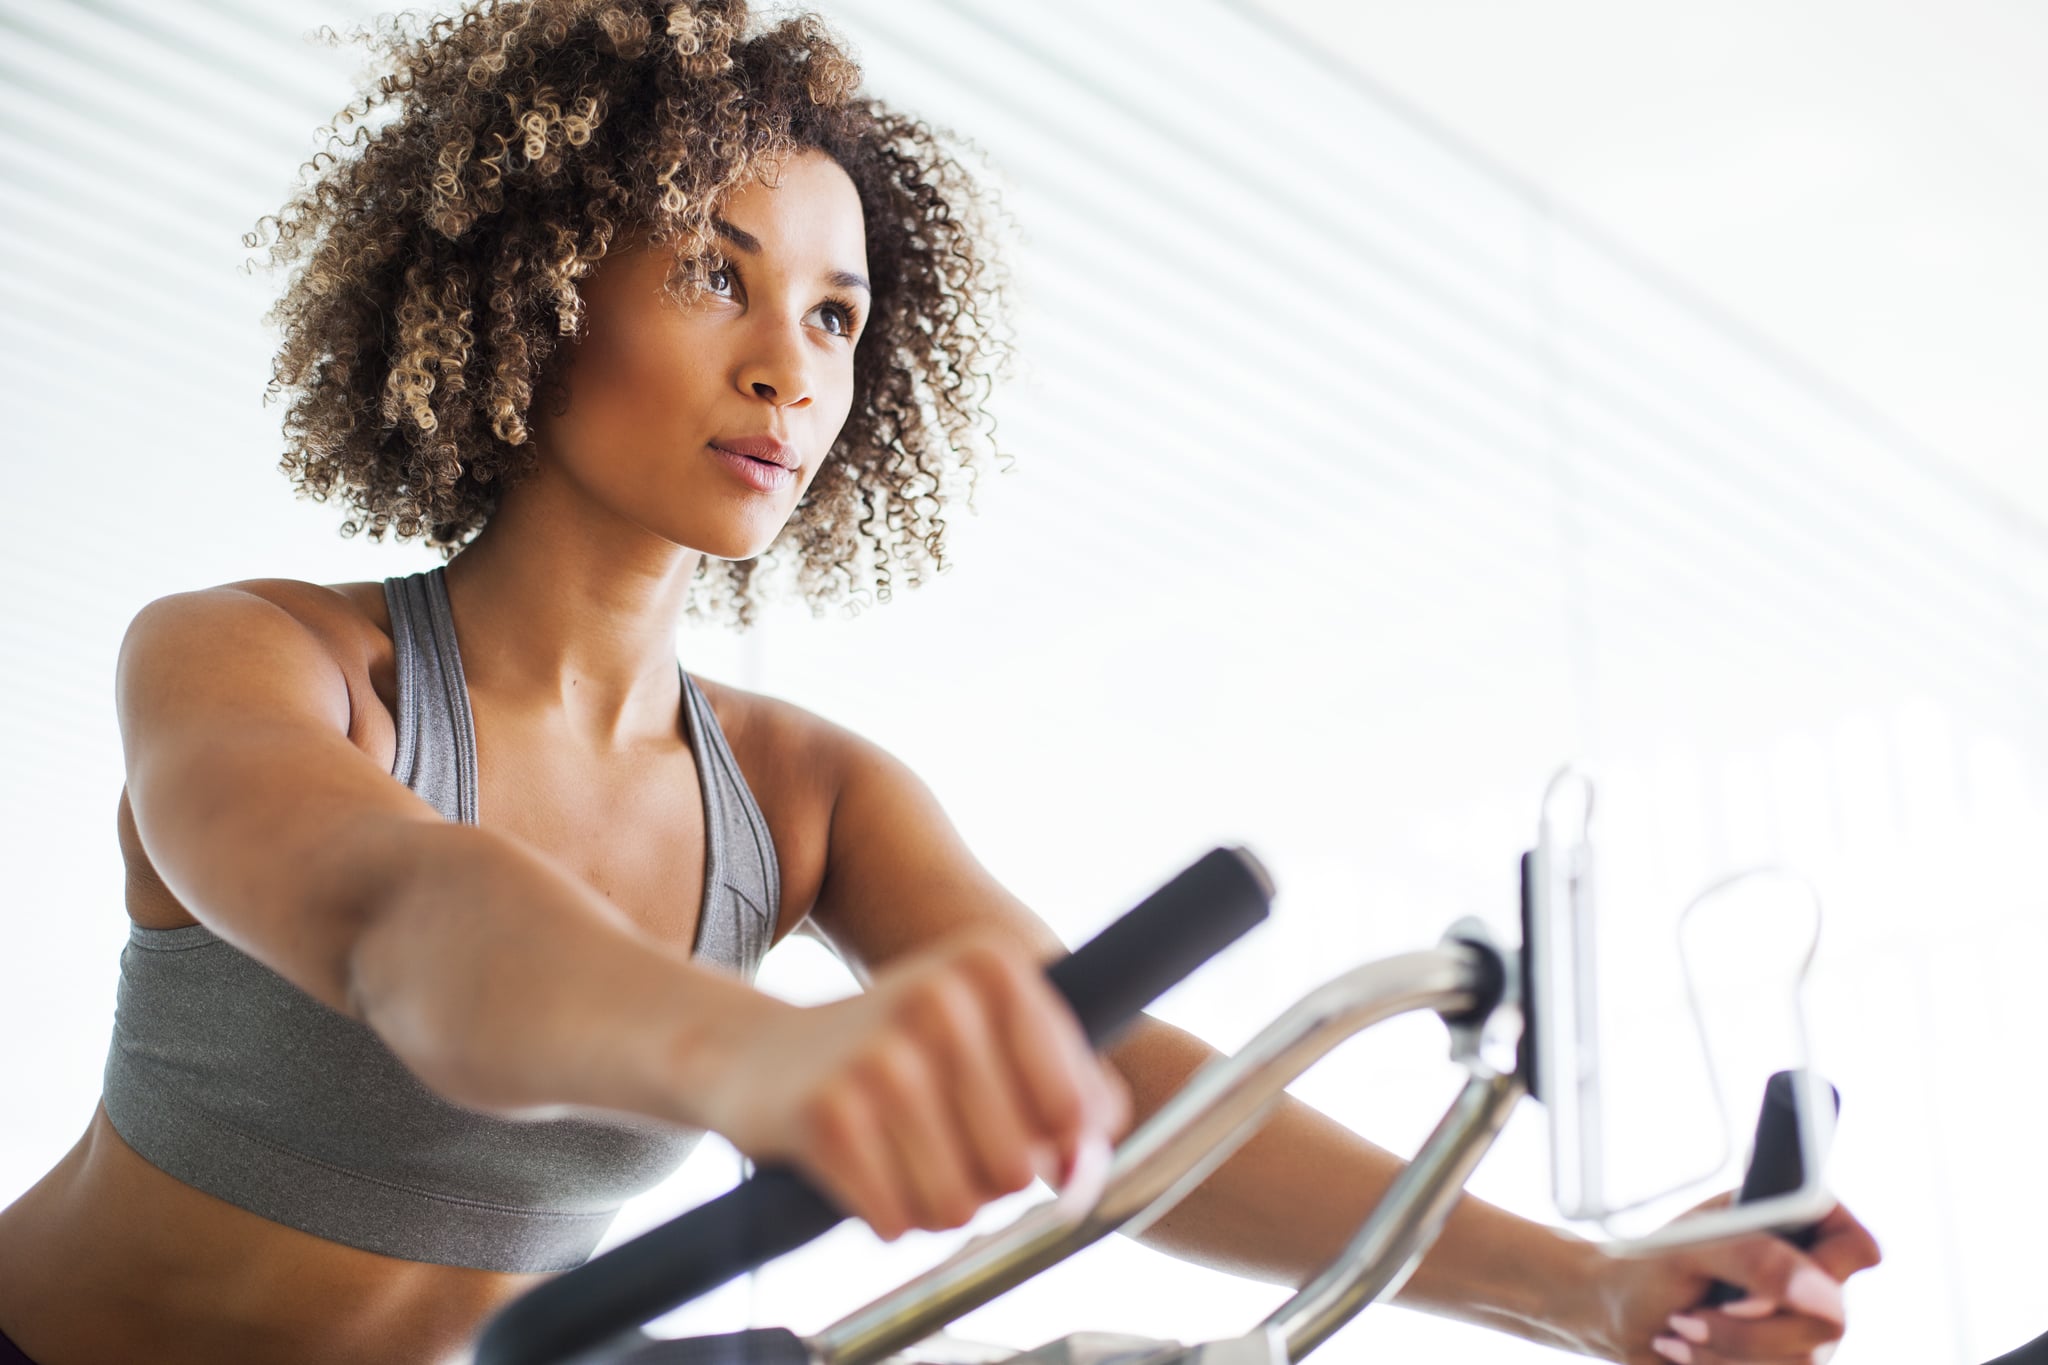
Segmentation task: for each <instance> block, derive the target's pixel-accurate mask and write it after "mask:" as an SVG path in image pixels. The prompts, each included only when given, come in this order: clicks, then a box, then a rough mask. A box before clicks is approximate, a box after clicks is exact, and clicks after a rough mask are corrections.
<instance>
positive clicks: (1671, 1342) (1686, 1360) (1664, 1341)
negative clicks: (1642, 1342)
mask: <svg viewBox="0 0 2048 1365" xmlns="http://www.w3.org/2000/svg"><path fill="white" fill-rule="evenodd" d="M1650 1349H1651V1350H1653V1351H1655V1352H1656V1353H1657V1354H1658V1355H1660V1356H1663V1357H1664V1358H1665V1359H1666V1360H1669V1361H1671V1362H1673V1365H1692V1347H1690V1346H1688V1345H1686V1344H1685V1343H1684V1342H1682V1341H1680V1340H1679V1339H1678V1338H1677V1337H1658V1338H1657V1339H1656V1340H1655V1341H1653V1342H1651V1343H1650Z"/></svg>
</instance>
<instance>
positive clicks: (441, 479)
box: [244, 0, 1008, 627]
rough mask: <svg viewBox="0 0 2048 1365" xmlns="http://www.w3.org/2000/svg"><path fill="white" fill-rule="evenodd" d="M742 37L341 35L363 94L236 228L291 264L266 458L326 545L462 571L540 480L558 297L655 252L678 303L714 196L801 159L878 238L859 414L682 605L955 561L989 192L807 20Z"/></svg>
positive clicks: (719, 5) (979, 460)
mask: <svg viewBox="0 0 2048 1365" xmlns="http://www.w3.org/2000/svg"><path fill="white" fill-rule="evenodd" d="M752 27H753V25H751V24H750V20H749V16H748V13H747V7H746V5H745V3H744V0H480V2H478V3H471V4H469V5H468V6H466V7H465V8H464V9H463V10H462V11H461V12H460V13H459V14H457V15H455V16H452V17H440V18H433V19H431V20H424V21H423V20H421V19H419V18H418V17H416V16H410V15H406V16H399V17H396V18H386V19H384V20H381V21H380V22H379V23H378V24H377V25H374V26H372V27H369V28H365V29H364V30H361V31H359V32H357V33H355V34H354V35H352V37H353V39H354V40H355V41H357V42H361V43H363V44H364V45H365V46H367V47H369V48H370V49H371V50H372V52H373V53H375V54H376V55H377V56H378V57H380V58H381V61H380V62H379V64H378V66H377V68H376V70H377V71H379V72H380V73H381V74H378V75H377V79H376V81H375V83H374V86H373V87H371V88H370V89H369V91H368V93H365V94H362V95H360V96H359V97H358V98H357V99H355V100H353V101H352V102H351V103H350V104H349V105H348V106H346V107H344V108H343V109H342V110H341V112H340V113H339V114H337V115H336V116H335V119H334V121H333V123H332V124H331V125H330V126H328V127H326V128H323V129H322V130H321V132H322V133H323V134H325V136H326V139H327V140H326V143H325V149H324V150H322V151H321V152H320V153H318V154H317V155H315V156H314V157H313V158H312V160H310V161H309V162H307V163H306V164H305V165H304V166H303V167H302V168H301V175H300V185H299V187H298V189H297V190H296V191H295V192H294V194H293V196H292V198H291V199H290V201H289V202H288V203H287V204H286V205H285V206H284V207H283V208H282V209H281V210H280V211H279V212H278V213H277V214H275V215H269V216H266V217H265V218H264V219H262V220H261V221H260V222H259V223H258V224H257V230H256V231H255V232H252V233H250V234H249V235H248V236H247V237H246V238H244V243H245V245H247V246H249V247H251V248H261V247H264V246H266V245H267V247H268V257H269V261H268V263H269V264H270V265H271V266H273V267H276V266H291V267H292V269H291V272H290V275H289V278H288V281H287V284H286V287H285V289H284V292H283V294H282V295H281V296H280V298H279V299H278V301H277V303H276V305H275V306H274V307H273V308H272V310H271V312H270V314H269V320H270V321H271V322H273V323H275V324H277V325H278V327H279V328H280V331H281V333H282V342H281V345H280V348H279V350H278V352H277V354H276V356H275V358H274V360H273V363H272V378H271V381H270V384H269V386H268V388H267V389H266V395H265V397H266V401H267V402H268V401H275V400H276V399H277V398H278V397H279V396H280V395H285V396H287V397H288V403H287V407H286V411H285V417H284V423H283V427H284V436H285V443H286V447H287V448H286V451H285V454H284V456H283V459H282V460H281V462H280V467H281V468H282V469H283V470H284V472H285V473H286V474H288V475H289V476H290V477H291V479H292V481H293V483H294V485H295V486H296V487H297V489H298V490H299V492H300V494H301V495H302V496H306V497H310V498H312V499H314V500H316V501H320V502H325V501H327V500H328V499H329V498H331V497H338V498H339V499H340V500H341V501H342V502H344V504H345V505H346V506H347V507H348V509H349V514H348V516H347V519H346V520H345V521H344V522H343V524H342V527H341V532H342V534H343V535H345V536H352V535H355V534H358V533H360V532H365V531H367V532H368V533H369V536H370V538H371V539H372V540H381V539H383V537H384V536H385V535H386V534H387V533H392V534H395V536H396V537H397V538H398V539H400V540H410V539H415V538H424V540H425V541H426V543H428V544H430V545H433V546H435V547H437V548H439V549H440V550H441V551H442V553H443V554H444V555H446V556H453V555H454V554H455V553H456V551H457V550H459V549H460V548H461V547H462V546H463V545H464V544H466V543H467V542H468V541H469V540H470V539H471V538H472V537H474V536H475V534H476V533H477V532H478V531H479V530H480V529H481V528H482V526H483V525H484V523H485V521H486V520H488V518H489V516H490V514H491V512H492V510H493V509H494V508H495V507H496V505H497V500H498V496H499V494H500V492H501V491H502V489H503V488H504V487H505V486H506V484H507V482H508V481H510V480H514V479H516V478H517V477H518V476H519V475H520V474H521V472H522V471H523V470H525V469H527V468H530V467H531V464H532V462H533V460H534V458H535V456H534V450H533V445H532V441H531V439H530V428H529V414H530V412H531V410H532V404H533V403H534V402H535V400H536V394H537V393H539V394H540V395H541V397H542V399H543V401H552V399H551V398H550V397H549V395H550V393H551V391H552V383H551V380H550V378H549V372H548V370H547V368H546V366H547V361H548V358H549V356H550V355H551V354H552V353H553V352H554V349H555V346H556V342H557V338H559V337H563V336H571V337H573V336H575V335H577V334H578V332H579V329H580V327H581V324H582V300H581V298H580V297H579V295H578V292H577V285H576V281H577V280H578V279H580V278H581V277H583V276H584V275H586V274H588V273H589V272H590V271H591V270H593V269H594V268H596V266H597V265H598V263H599V262H601V261H602V260H603V259H604V257H605V254H606V252H607V250H608V249H610V248H611V247H612V246H613V245H614V244H615V243H619V244H620V245H623V244H624V243H623V240H622V239H624V238H627V237H630V236H634V235H644V237H645V238H646V239H647V240H649V241H651V242H653V243H656V244H663V245H668V246H670V247H672V249H673V250H674V251H675V253H676V257H677V260H678V262H679V266H678V270H677V272H675V274H674V275H673V276H672V277H671V280H670V287H671V289H672V290H676V291H680V292H681V294H683V295H685V296H686V295H687V293H688V292H689V291H690V290H691V289H693V288H697V287H700V286H701V281H702V278H703V276H704V274H705V272H706V270H707V269H708V268H709V265H710V264H711V263H714V262H716V261H717V260H718V247H717V242H716V236H715V228H714V226H713V224H714V211H715V209H716V207H717V205H718V203H719V201H720V199H721V197H722V196H724V195H726V194H727V193H729V192H731V191H732V190H734V189H735V188H737V187H739V186H742V185H744V184H747V183H749V182H750V181H751V180H753V179H755V178H757V177H761V176H764V175H768V176H772V174H773V171H774V167H775V165H776V163H777V162H778V161H779V160H781V159H783V158H786V157H787V156H789V155H790V154H792V153H794V152H797V151H817V152H822V153H824V154H825V155H827V156H830V157H831V158H832V159H833V160H834V161H836V162H837V163H838V164H839V165H840V166H841V167H842V168H844V169H845V171H846V172H847V174H848V175H849V177H851V179H852V180H853V183H854V185H855V187H856V188H857V190H858V191H859V194H860V200H861V206H862V214H863V217H864V220H865V226H866V231H867V241H868V252H869V257H868V264H869V270H870V275H871V278H872V283H873V287H874V298H873V303H872V306H871V309H870V313H869V321H868V324H867V330H866V331H865V332H864V334H863V336H862V341H861V345H860V347H859V349H858V350H857V352H856V355H855V361H854V393H853V406H852V410H851V412H850V414H849V415H848V418H847V421H846V424H845V426H844V428H843V429H842V430H841V433H840V436H839V440H838V442H837V444H836V445H835V446H834V448H833V451H832V457H831V458H830V459H829V460H828V461H827V462H826V464H825V465H824V467H823V468H822V469H821V470H820V471H819V473H818V475H817V478H816V481H815V483H814V484H813V486H812V487H811V489H810V490H809V491H808V493H807V494H806V496H805V499H804V501H803V503H802V504H801V505H800V506H799V507H798V508H797V511H796V513H795V515H794V516H793V517H792V518H791V520H790V522H789V524H788V526H786V527H785V528H784V530H783V532H782V533H781V535H780V536H779V537H778V538H777V539H776V541H775V542H774V544H773V545H771V546H770V547H769V549H768V551H767V552H766V553H765V554H764V555H763V556H762V557H761V558H760V559H758V560H748V561H740V562H727V561H716V560H711V559H709V558H707V559H706V561H705V562H704V565H703V568H702V569H701V571H700V578H699V583H698V592H697V594H696V597H695V599H694V601H693V607H692V609H693V611H696V612H698V613H699V614H704V615H713V616H718V617H722V618H723V619H726V620H728V621H730V622H732V623H734V624H736V625H738V626H741V627H745V626H746V625H747V624H748V623H749V622H750V621H751V620H752V618H753V615H754V611H755V608H756V606H757V604H758V602H759V600H760V598H761V583H762V581H764V575H762V574H761V573H759V572H758V570H760V569H762V568H763V567H764V566H774V565H777V564H782V565H787V566H790V567H792V568H793V572H794V576H795V580H796V586H797V589H798V591H799V592H800V593H801V595H802V596H803V598H804V599H805V600H807V601H808V602H809V603H810V604H811V606H812V608H813V609H814V610H822V609H823V608H824V607H825V606H826V605H827V604H830V603H834V602H840V601H845V600H847V599H849V598H857V599H858V598H867V597H870V596H871V597H873V598H874V599H875V600H879V601H886V600H888V598H889V596H890V589H891V587H892V585H894V584H899V583H901V584H911V585H914V584H917V583H919V582H922V581H923V580H924V579H925V578H926V577H927V576H928V575H929V574H931V573H932V572H934V571H936V570H938V569H940V568H943V567H944V564H945V549H944V543H943V537H944V533H945V530H946V521H945V516H944V513H945V510H946V508H947V507H948V506H949V505H951V503H952V502H953V501H954V500H955V499H957V498H959V497H962V496H966V495H970V494H971V492H972V486H973V481H974V476H975V474H976V472H977V471H978V470H979V469H980V468H981V467H982V466H983V465H984V464H985V460H986V457H987V455H988V454H989V453H991V448H992V438H993V430H994V426H993V422H992V420H991V419H990V418H989V416H988V410H987V400H988V397H989V394H990V392H991V389H992V386H993V384H994V382H995V380H996V379H997V378H998V377H999V376H1000V374H1001V373H1002V372H1003V370H1004V369H1005V368H1006V361H1007V357H1008V342H1007V335H1008V334H1007V331H1006V329H1005V327H1004V326H1003V323H1002V309H1001V299H1002V293H1003V288H1002V281H1003V272H1002V270H1001V267H1000V264H999V262H998V261H997V259H996V258H995V256H994V255H993V254H992V252H991V250H990V248H989V245H988V234H987V231H986V224H987V222H988V221H989V215H988V210H989V207H990V204H989V201H988V199H987V198H986V196H985V194H984V192H983V191H982V190H981V189H980V188H979V187H978V186H977V185H976V183H975V182H974V180H973V178H972V177H971V176H970V175H969V174H968V173H967V172H966V170H965V169H964V168H963V167H962V165H961V163H960V160H959V159H958V158H957V157H956V155H955V154H954V153H953V151H952V150H951V149H950V147H949V139H947V138H945V137H944V136H943V135H941V134H940V133H938V132H936V131H934V130H933V129H932V128H931V127H930V126H929V125H927V124H925V123H923V122H920V121H918V120H915V119H912V118H909V117H907V116H905V115H903V114H900V113H897V112H895V111H892V110H891V109H889V108H888V107H886V106H885V105H883V104H881V103H880V102H878V101H876V100H873V99H869V98H865V97H862V96H861V95H860V94H859V93H858V91H859V84H860V70H859V68H858V66H857V65H856V64H855V63H854V61H853V60H852V58H851V57H850V56H849V55H848V54H847V52H846V50H845V49H844V47H843V46H842V44H841V43H840V42H839V41H837V40H836V39H835V38H834V37H833V35H832V34H831V33H830V32H829V31H828V30H827V29H826V28H825V26H824V25H823V23H822V22H821V21H820V20H818V19H817V18H816V17H815V16H809V15H806V16H800V17H794V18H787V19H782V20H780V21H778V22H774V23H772V24H769V25H766V26H763V27H760V28H759V30H758V31H750V29H751V28H752ZM323 36H324V37H325V38H326V39H327V40H328V41H330V42H338V41H341V40H340V39H338V38H337V37H336V36H335V35H334V34H333V32H332V31H331V30H327V31H324V32H323ZM372 111H377V113H378V117H376V118H372V117H371V115H372ZM351 124H352V125H354V131H353V133H352V135H351V136H349V137H347V138H343V137H342V136H341V135H340V133H339V131H338V130H339V129H340V128H341V127H343V126H344V125H351ZM373 124H374V125H375V126H374V127H373V126H372V125H373Z"/></svg>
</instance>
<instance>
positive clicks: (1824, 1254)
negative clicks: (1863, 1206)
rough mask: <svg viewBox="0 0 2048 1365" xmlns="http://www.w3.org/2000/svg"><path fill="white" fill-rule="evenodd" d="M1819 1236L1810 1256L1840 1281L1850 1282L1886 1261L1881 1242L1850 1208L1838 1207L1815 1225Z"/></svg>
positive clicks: (1839, 1205) (1838, 1205) (1809, 1253)
mask: <svg viewBox="0 0 2048 1365" xmlns="http://www.w3.org/2000/svg"><path fill="white" fill-rule="evenodd" d="M1815 1232H1816V1233H1817V1234H1818V1236H1817V1238H1816V1240H1815V1241H1814V1244H1813V1248H1812V1250H1810V1251H1808V1252H1807V1253H1806V1254H1807V1255H1809V1256H1811V1257H1812V1258H1813V1260H1814V1263H1815V1264H1817V1265H1818V1266H1820V1268H1821V1269H1823V1270H1825V1271H1827V1273H1828V1274H1830V1275H1832V1276H1834V1277H1835V1278H1836V1279H1837V1280H1846V1279H1848V1278H1849V1277H1850V1276H1851V1275H1854V1274H1855V1273H1856V1272H1857V1271H1859V1270H1868V1269H1870V1268H1871V1267H1872V1266H1875V1265H1877V1264H1879V1263H1880V1262H1882V1261H1883V1260H1884V1253H1883V1252H1882V1251H1880V1250H1879V1249H1878V1245H1877V1239H1876V1238H1875V1237H1873V1236H1871V1235H1870V1229H1869V1228H1866V1227H1864V1226H1863V1224H1862V1223H1861V1222H1859V1221H1858V1220H1857V1218H1856V1215H1855V1214H1853V1213H1851V1212H1849V1209H1848V1206H1846V1205H1843V1204H1837V1205H1835V1206H1834V1208H1832V1209H1830V1210H1829V1211H1828V1216H1827V1217H1825V1218H1823V1219H1821V1220H1820V1222H1819V1223H1818V1224H1816V1225H1815Z"/></svg>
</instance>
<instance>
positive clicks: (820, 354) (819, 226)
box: [535, 152, 869, 559]
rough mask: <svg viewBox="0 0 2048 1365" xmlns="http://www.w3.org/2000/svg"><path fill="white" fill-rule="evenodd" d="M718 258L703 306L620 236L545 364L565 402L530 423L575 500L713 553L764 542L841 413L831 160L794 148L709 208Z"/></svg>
mask: <svg viewBox="0 0 2048 1365" xmlns="http://www.w3.org/2000/svg"><path fill="white" fill-rule="evenodd" d="M717 221H718V224H719V235H720V237H721V239H722V247H723V251H724V254H725V258H726V260H727V261H728V262H730V265H729V267H728V268H726V269H724V270H720V271H718V272H716V273H715V274H713V275H712V276H711V277H710V279H709V286H710V287H709V289H708V290H707V292H706V295H705V296H704V297H702V298H699V299H697V300H696V301H695V302H692V303H689V304H678V303H677V302H675V301H674V299H672V298H670V297H669V296H668V295H667V294H665V293H664V292H663V290H662V283H663V280H664V279H665V278H666V276H667V275H668V273H669V270H670V267H671V265H672V257H671V256H670V255H669V254H668V253H667V252H666V251H661V250H649V249H648V248H647V247H646V246H645V245H644V244H640V243H634V244H631V245H629V246H627V247H626V248H624V249H622V250H620V251H616V252H614V253H612V254H609V255H607V256H606V257H605V260H604V263H603V264H602V265H601V266H599V268H598V269H597V271H596V273H595V274H594V275H593V276H592V277H591V278H589V279H588V280H586V281H585V282H584V283H583V287H582V293H583V299H584V304H585V308H586V313H585V327H584V335H583V336H582V337H581V338H579V339H577V340H576V341H574V342H568V343H565V344H564V346H563V347H562V349H561V351H559V352H558V353H557V354H558V355H559V356H560V357H561V361H562V364H563V366H564V369H563V371H562V373H563V376H564V378H565V380H566V385H567V390H568V403H567V406H566V408H564V409H562V410H560V411H559V412H542V411H541V409H542V408H543V407H545V406H546V404H545V403H542V404H536V420H535V437H536V439H537V441H538V443H539V449H540V452H541V455H542V458H543V460H544V462H545V463H546V464H548V465H551V466H552V467H553V472H554V473H555V474H557V475H558V476H561V477H565V478H567V479H568V480H569V481H571V482H572V483H574V484H575V485H576V486H577V487H578V488H579V489H580V490H581V491H582V492H583V493H584V494H585V495H587V496H589V497H590V498H592V499H594V500H595V501H597V502H598V503H600V504H602V505H603V506H605V507H606V508H607V509H609V510H610V511H612V512H615V513H616V514H618V515H619V516H622V517H624V518H626V519H628V520H630V521H633V522H637V523H638V524H640V525H641V526H644V527H645V528H647V529H648V530H649V531H651V532H653V533H654V534H656V535H658V536H661V537H662V538H664V539H666V540H669V541H671V542H673V543H675V544H677V545H680V546H684V547H687V548H689V549H692V550H698V551H701V552H703V553H705V554H708V555H712V556H715V557H717V558H720V559H750V558H752V557H753V556H755V555H757V554H759V553H761V552H762V551H763V550H765V549H766V548H767V547H768V544H769V542H770V541H772V540H774V539H775V536H776V534H777V533H778V532H780V531H781V530H782V527H783V524H784V523H785V522H787V521H788V520H789V517H790V514H791V513H792V512H793V511H794V510H795V509H796V504H797V499H798V498H800V497H801V496H803V492H804V490H805V489H806V488H808V487H809V486H810V482H811V480H812V479H813V478H814V477H816V475H817V472H818V466H819V465H820V464H821V463H823V461H824V459H825V455H826V452H827V451H829V450H830V449H831V448H832V444H833V442H834V441H836V440H837V439H838V437H839V429H840V427H841V426H842V425H844V424H845V422H846V416H847V413H848V411H849V410H850V408H851V406H852V402H853V348H854V345H855V343H856V341H857V339H858V338H859V335H860V330H861V327H862V324H863V323H864V322H865V321H866V318H867V311H868V303H869V289H868V284H867V269H868V266H867V235H866V232H865V230H864V228H863V227H862V223H861V206H860V197H859V195H858V193H857V192H856V191H855V190H854V187H853V182H852V181H851V180H850V179H848V178H847V175H846V172H845V171H844V170H842V169H840V167H839V165H838V163H836V162H834V161H833V160H831V158H829V157H827V156H825V155H823V154H822V153H818V152H806V153H803V154H801V155H798V156H795V157H792V158H791V159H790V160H788V161H787V162H785V163H784V165H783V167H782V169H781V173H780V175H779V176H778V177H777V180H776V183H775V184H773V185H769V184H764V183H760V182H756V183H755V184H753V185H750V186H748V187H747V188H745V189H742V190H739V191H737V192H735V193H734V194H733V195H731V197H729V198H728V199H727V200H726V201H725V202H724V203H723V204H721V205H720V206H719V210H718V214H717Z"/></svg>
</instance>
